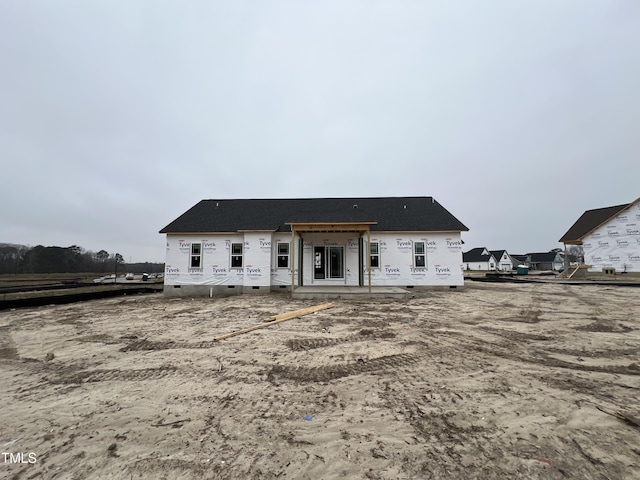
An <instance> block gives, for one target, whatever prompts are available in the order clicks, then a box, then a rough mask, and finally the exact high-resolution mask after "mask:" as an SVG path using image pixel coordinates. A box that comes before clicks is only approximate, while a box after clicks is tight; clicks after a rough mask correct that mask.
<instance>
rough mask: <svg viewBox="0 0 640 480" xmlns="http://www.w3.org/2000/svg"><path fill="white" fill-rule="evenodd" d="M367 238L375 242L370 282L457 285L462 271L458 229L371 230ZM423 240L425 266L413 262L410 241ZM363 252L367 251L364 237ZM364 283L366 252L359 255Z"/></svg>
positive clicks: (374, 283) (461, 280) (377, 283)
mask: <svg viewBox="0 0 640 480" xmlns="http://www.w3.org/2000/svg"><path fill="white" fill-rule="evenodd" d="M371 241H372V242H378V243H379V249H380V267H379V268H372V269H371V285H389V286H420V285H424V286H438V285H443V286H452V285H455V286H459V285H463V284H464V276H463V273H462V241H461V238H460V232H450V233H430V232H423V233H415V232H407V233H398V232H390V233H379V232H372V233H371ZM416 241H423V242H425V247H426V256H427V258H426V267H425V268H416V267H414V265H413V243H414V242H416ZM363 245H364V248H363V255H366V252H368V247H367V243H366V240H365V241H364V242H363ZM363 265H364V267H365V268H364V270H365V272H364V284H365V285H367V284H368V272H367V270H366V256H365V257H364V258H363Z"/></svg>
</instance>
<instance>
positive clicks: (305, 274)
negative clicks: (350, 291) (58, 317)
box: [289, 233, 359, 286]
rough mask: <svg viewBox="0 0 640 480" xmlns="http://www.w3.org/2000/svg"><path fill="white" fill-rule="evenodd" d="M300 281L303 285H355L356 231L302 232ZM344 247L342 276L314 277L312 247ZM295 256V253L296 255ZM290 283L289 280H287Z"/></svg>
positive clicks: (356, 263)
mask: <svg viewBox="0 0 640 480" xmlns="http://www.w3.org/2000/svg"><path fill="white" fill-rule="evenodd" d="M302 238H303V242H302V244H303V247H302V252H303V254H302V282H303V285H350V286H357V285H358V284H359V283H358V281H359V275H358V268H359V267H358V241H359V235H358V234H357V233H303V234H302ZM316 246H317V247H320V246H325V247H329V246H337V247H344V278H336V279H330V278H325V279H314V278H313V277H314V274H313V273H314V255H313V247H316ZM296 257H297V255H296ZM289 283H291V280H289Z"/></svg>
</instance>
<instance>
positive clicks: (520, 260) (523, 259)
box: [511, 253, 530, 267]
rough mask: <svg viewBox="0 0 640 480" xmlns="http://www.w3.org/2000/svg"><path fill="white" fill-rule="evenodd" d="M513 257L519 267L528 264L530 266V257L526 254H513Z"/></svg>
mask: <svg viewBox="0 0 640 480" xmlns="http://www.w3.org/2000/svg"><path fill="white" fill-rule="evenodd" d="M511 258H512V259H513V261H514V265H515V266H516V267H517V266H518V265H526V266H527V267H529V266H530V265H529V260H528V257H527V256H526V255H520V254H515V253H513V254H511Z"/></svg>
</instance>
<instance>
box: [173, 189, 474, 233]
mask: <svg viewBox="0 0 640 480" xmlns="http://www.w3.org/2000/svg"><path fill="white" fill-rule="evenodd" d="M295 222H378V223H377V224H376V225H371V230H378V231H468V230H469V229H468V228H467V227H465V226H464V225H463V224H462V223H461V222H460V221H459V220H458V219H457V218H456V217H454V216H453V215H452V214H451V213H449V211H448V210H447V209H445V208H444V207H443V206H442V205H440V204H439V203H438V202H436V201H435V200H434V199H433V198H432V197H376V198H295V199H294V198H292V199H237V200H202V201H200V202H199V203H197V204H196V205H194V206H193V207H191V208H190V209H189V210H187V211H186V212H185V213H183V214H182V215H180V216H179V217H178V218H177V219H175V220H174V221H173V222H171V223H170V224H169V225H167V226H166V227H164V228H163V229H162V230H160V233H205V232H235V231H238V230H276V231H281V232H283V231H291V228H290V227H289V226H288V225H286V223H295Z"/></svg>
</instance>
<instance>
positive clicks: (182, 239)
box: [164, 234, 246, 285]
mask: <svg viewBox="0 0 640 480" xmlns="http://www.w3.org/2000/svg"><path fill="white" fill-rule="evenodd" d="M243 242H244V236H243V235H241V234H238V235H209V236H207V235H202V236H198V235H167V256H166V264H165V278H164V283H165V285H242V284H243V280H244V269H243V268H240V269H236V268H233V269H232V268H231V243H243ZM192 243H201V244H202V267H201V268H200V269H192V268H190V267H189V265H190V260H191V244H192ZM245 264H246V262H245Z"/></svg>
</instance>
